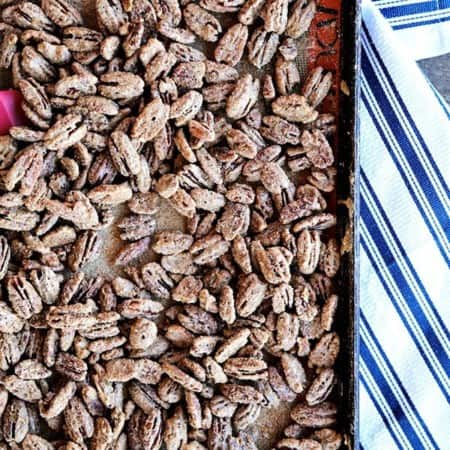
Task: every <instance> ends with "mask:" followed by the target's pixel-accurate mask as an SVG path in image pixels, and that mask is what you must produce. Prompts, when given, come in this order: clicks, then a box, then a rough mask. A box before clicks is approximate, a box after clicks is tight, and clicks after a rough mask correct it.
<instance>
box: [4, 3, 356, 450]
mask: <svg viewBox="0 0 450 450" xmlns="http://www.w3.org/2000/svg"><path fill="white" fill-rule="evenodd" d="M74 3H76V4H77V5H80V9H83V11H84V15H85V17H86V18H87V19H88V20H87V21H88V22H89V18H90V17H93V15H92V14H91V12H92V6H93V1H92V0H76V1H74ZM81 5H83V7H84V8H81ZM317 6H318V14H317V16H316V17H315V19H314V22H313V25H312V28H311V30H310V33H309V36H308V37H307V38H306V39H302V40H301V42H300V46H301V48H302V52H301V57H300V58H299V61H298V64H299V66H300V69H301V72H302V74H304V73H305V72H306V71H307V70H308V69H311V68H313V67H315V66H317V65H321V66H323V67H324V68H325V69H327V70H331V71H333V73H334V74H335V83H334V87H333V89H332V93H331V95H330V96H329V97H328V98H327V100H326V101H325V104H324V105H323V108H322V109H323V111H325V112H326V111H328V112H332V113H334V114H336V115H337V118H338V130H337V134H336V137H335V138H336V142H335V144H336V145H335V148H337V149H338V150H337V159H338V183H337V191H336V199H335V200H336V201H335V206H336V212H337V216H338V227H337V228H338V230H337V231H338V236H339V238H340V240H341V242H342V244H343V246H342V248H343V255H342V264H341V273H340V276H339V277H337V278H338V293H339V297H340V301H341V303H340V307H339V308H338V316H337V326H338V330H337V331H338V332H339V334H340V336H341V342H342V345H341V353H340V356H339V360H338V372H339V376H340V380H341V381H340V384H339V387H338V388H339V389H338V392H337V395H336V397H337V398H336V400H337V401H338V404H339V410H340V412H339V423H338V426H337V428H338V429H339V431H340V432H342V433H343V434H344V436H345V440H344V445H343V449H345V450H356V449H358V448H359V445H358V412H359V411H358V386H357V385H358V261H359V258H358V216H359V207H358V184H359V181H358V98H359V75H358V74H359V67H360V64H359V34H360V33H359V31H360V7H359V0H346V1H342V0H317ZM9 85H10V78H9V76H8V74H7V73H6V72H0V88H6V87H8V86H9ZM162 216H163V217H159V219H158V228H160V229H165V228H168V227H171V228H173V227H176V226H177V224H178V222H179V220H178V222H177V221H176V220H177V219H179V217H173V215H171V214H169V213H167V214H163V215H162ZM180 227H182V225H181V222H180ZM117 242H118V240H117V239H116V236H114V235H112V236H110V237H109V244H108V245H107V246H105V248H104V249H103V250H104V251H103V255H102V258H101V260H100V261H98V262H97V264H95V265H94V266H93V267H89V269H90V270H92V272H95V273H101V274H102V275H105V276H108V275H112V274H114V272H115V270H114V269H113V266H112V264H111V261H112V260H113V258H114V254H115V248H116V244H117ZM88 271H89V270H88ZM288 414H289V409H288V408H284V409H283V411H281V410H279V411H271V412H268V414H265V415H264V416H263V417H261V421H259V423H258V425H257V427H256V428H257V430H255V431H256V434H258V438H259V439H258V441H259V442H258V445H259V447H260V448H261V449H262V450H264V449H266V448H271V446H272V445H273V444H274V441H275V440H276V438H277V437H279V436H280V434H281V432H282V430H283V426H284V425H285V424H286V421H288V420H289V419H288Z"/></svg>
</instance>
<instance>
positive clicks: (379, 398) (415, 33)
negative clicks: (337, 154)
mask: <svg viewBox="0 0 450 450" xmlns="http://www.w3.org/2000/svg"><path fill="white" fill-rule="evenodd" d="M380 12H381V14H380ZM362 13H363V28H362V55H361V63H362V75H361V96H362V97H361V112H360V117H361V146H360V148H361V200H360V203H361V224H360V230H361V247H360V259H361V269H360V270H361V283H360V285H361V319H360V336H361V339H360V441H361V449H365V450H391V449H402V450H403V449H412V450H420V449H443V450H449V449H450V406H449V397H450V396H449V394H450V381H449V375H450V359H449V353H450V337H449V324H450V276H449V259H450V258H449V257H450V245H449V237H450V220H449V210H450V205H449V187H448V186H449V176H450V113H449V109H448V106H446V105H445V102H444V101H443V100H442V99H441V98H440V97H439V96H438V95H437V94H436V93H435V91H434V90H433V88H432V86H431V85H430V84H429V83H428V82H427V80H426V78H425V77H424V75H423V74H422V73H421V71H420V69H419V68H418V66H417V65H416V63H415V59H419V58H424V57H431V56H436V55H438V54H442V53H446V52H450V0H435V1H422V2H420V1H419V2H418V1H417V0H403V1H400V0H378V1H374V2H370V1H369V0H363V6H362ZM383 16H384V17H383ZM449 83H450V80H449Z"/></svg>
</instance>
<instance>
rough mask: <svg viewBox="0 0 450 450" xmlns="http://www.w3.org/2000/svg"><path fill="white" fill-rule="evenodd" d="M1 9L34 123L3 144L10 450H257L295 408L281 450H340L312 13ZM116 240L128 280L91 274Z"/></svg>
mask: <svg viewBox="0 0 450 450" xmlns="http://www.w3.org/2000/svg"><path fill="white" fill-rule="evenodd" d="M0 5H2V6H1V9H0V10H1V20H2V23H0V37H1V43H0V66H1V67H2V68H5V69H10V70H11V73H12V79H13V85H14V87H15V88H17V89H18V90H20V92H21V93H22V95H23V110H24V112H25V114H26V116H27V117H28V119H29V122H30V126H16V127H13V128H11V130H10V134H9V135H8V136H2V137H1V138H0V228H1V229H2V233H3V235H2V236H1V237H0V278H1V279H2V281H1V283H2V288H1V300H0V370H1V372H0V416H1V421H0V422H1V426H0V428H1V431H0V449H2V450H3V449H24V450H32V449H33V450H38V449H39V450H49V449H59V450H63V449H65V450H80V449H93V450H109V449H111V450H122V449H127V448H128V449H131V450H149V449H158V448H160V447H161V446H164V448H166V449H167V450H201V449H211V450H254V449H257V448H258V447H257V444H256V441H255V436H256V435H257V430H258V416H259V414H260V412H261V411H263V410H264V408H274V407H276V406H277V405H279V404H280V402H281V403H285V402H295V404H294V406H293V409H292V411H291V419H292V424H291V425H289V426H288V427H287V428H286V429H285V430H284V433H283V436H282V437H280V436H279V437H280V440H279V441H278V443H277V444H275V446H276V448H278V449H282V450H294V449H295V450H320V449H322V450H325V449H326V450H333V449H338V448H339V447H340V446H341V441H342V437H341V435H340V434H339V433H338V432H337V431H334V430H333V429H332V428H329V427H332V426H333V425H334V424H335V423H336V415H337V411H336V405H335V404H334V403H333V402H332V401H331V400H330V399H329V396H330V393H331V392H332V391H333V388H334V386H335V385H336V374H335V371H334V369H333V366H334V364H335V361H336V358H337V355H338V352H339V337H338V335H337V334H336V332H334V331H333V319H334V314H335V311H336V308H337V303H338V297H337V295H335V288H334V282H333V281H332V279H333V277H335V275H336V274H337V272H338V268H339V255H340V249H339V245H338V243H337V241H336V239H335V238H334V237H333V235H334V231H333V227H334V225H335V224H336V217H335V215H334V214H332V213H331V212H330V210H329V209H328V210H327V199H328V201H329V200H330V198H331V196H332V195H333V194H332V193H333V190H334V188H335V176H336V169H335V168H334V167H333V164H334V156H333V150H332V147H331V145H330V142H329V139H330V138H331V137H332V135H333V133H334V131H335V125H334V117H333V116H332V115H330V114H320V113H319V112H318V111H317V107H318V106H319V105H320V103H321V102H322V100H323V99H324V98H325V97H326V95H327V93H328V91H329V89H330V87H331V84H332V76H331V74H330V73H326V72H325V71H324V70H323V69H322V68H320V67H317V68H316V69H315V70H313V71H312V72H311V73H310V74H309V75H308V77H307V79H306V80H304V82H303V83H300V81H301V79H300V73H299V69H298V57H299V55H298V42H297V40H298V39H299V38H300V37H302V36H304V35H305V33H306V32H307V30H308V27H309V25H310V23H311V20H312V18H313V16H314V13H315V8H316V7H315V3H314V1H313V0H295V1H292V2H290V1H289V0H199V1H198V2H195V3H194V2H193V3H189V0H122V1H120V0H97V1H96V3H95V11H96V21H97V25H98V26H97V29H93V28H90V27H87V26H86V25H85V24H84V22H83V18H82V16H81V15H80V12H79V9H77V8H75V7H74V6H73V5H72V4H71V3H70V2H69V0H42V1H41V2H40V3H39V4H37V3H32V2H29V1H24V2H23V1H13V0H1V1H0ZM244 54H245V55H246V57H245V58H244V59H245V62H244V61H243V56H244ZM252 66H253V68H252ZM252 74H253V75H252ZM254 74H258V76H255V75H254ZM119 207H120V209H121V211H122V212H124V213H123V214H122V216H121V218H120V219H118V220H116V219H115V217H116V211H117V209H118V208H119ZM161 208H173V209H174V210H175V211H176V212H177V213H178V214H180V215H181V216H183V217H184V219H185V228H184V230H182V231H180V230H163V231H160V232H156V225H157V223H156V219H157V216H158V211H159V210H160V209H161ZM117 228H118V229H119V232H120V238H121V240H122V241H123V246H122V248H120V249H119V251H118V253H117V255H116V258H115V264H117V265H118V266H119V267H120V266H121V270H122V272H121V276H116V277H114V278H113V279H105V278H104V277H102V276H99V275H98V276H88V275H87V273H86V272H84V271H83V269H85V268H86V265H87V264H88V263H91V262H94V261H95V259H96V258H97V257H98V255H99V251H100V250H101V246H102V242H101V238H100V236H101V234H102V232H103V231H102V230H105V229H109V230H112V229H117ZM149 248H150V249H152V251H153V252H154V253H155V254H156V258H154V259H153V260H151V261H150V262H149V259H148V258H147V259H146V257H145V255H146V252H148V250H149ZM143 259H144V261H143ZM137 261H139V265H136V263H137ZM333 395H334V394H333ZM334 397H336V395H334ZM260 445H262V446H264V444H260Z"/></svg>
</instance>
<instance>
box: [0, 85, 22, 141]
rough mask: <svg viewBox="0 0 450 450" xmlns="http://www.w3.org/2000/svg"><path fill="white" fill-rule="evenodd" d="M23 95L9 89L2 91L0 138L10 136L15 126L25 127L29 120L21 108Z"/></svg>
mask: <svg viewBox="0 0 450 450" xmlns="http://www.w3.org/2000/svg"><path fill="white" fill-rule="evenodd" d="M21 102H22V95H21V94H20V92H17V91H14V90H13V89H8V90H4V91H0V136H1V135H4V134H8V130H9V129H10V128H11V127H12V126H14V125H24V124H25V123H26V122H27V120H26V117H25V115H24V113H23V111H22V108H21V107H20V104H21Z"/></svg>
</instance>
